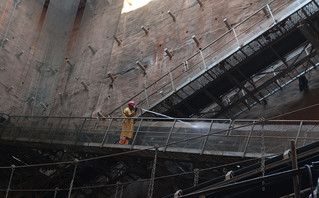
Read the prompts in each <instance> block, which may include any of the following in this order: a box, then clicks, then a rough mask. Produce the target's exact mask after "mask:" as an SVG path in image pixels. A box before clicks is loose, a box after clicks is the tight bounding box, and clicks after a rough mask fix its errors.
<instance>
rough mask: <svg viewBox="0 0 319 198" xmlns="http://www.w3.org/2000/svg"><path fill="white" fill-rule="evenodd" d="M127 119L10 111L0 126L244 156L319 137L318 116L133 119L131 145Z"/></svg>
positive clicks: (95, 141) (8, 133)
mask: <svg viewBox="0 0 319 198" xmlns="http://www.w3.org/2000/svg"><path fill="white" fill-rule="evenodd" d="M123 119H126V118H105V119H97V118H92V117H36V116H11V119H10V123H9V124H6V125H5V126H0V139H2V140H5V141H23V142H30V143H33V144H34V143H43V144H59V145H65V146H68V145H69V146H91V147H96V148H102V147H111V148H113V147H114V148H126V149H143V148H147V147H152V146H154V145H155V144H158V145H160V146H161V148H160V151H170V152H181V153H183V152H184V153H195V154H209V155H227V156H242V157H244V156H248V157H259V156H260V155H261V152H262V150H261V143H262V142H261V141H262V139H264V143H265V145H266V153H267V154H278V153H283V152H284V151H285V150H287V149H289V142H290V140H291V139H294V140H295V141H296V145H297V147H300V146H303V145H306V144H309V143H312V142H314V141H318V140H319V127H318V125H319V121H317V120H308V121H306V120H272V121H267V122H265V123H260V122H259V121H258V120H226V119H192V118H184V119H163V118H134V121H135V128H134V137H133V138H132V139H131V142H130V144H129V145H120V144H118V141H119V137H120V133H121V132H122V122H123ZM262 136H264V137H263V138H262Z"/></svg>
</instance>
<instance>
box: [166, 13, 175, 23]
mask: <svg viewBox="0 0 319 198" xmlns="http://www.w3.org/2000/svg"><path fill="white" fill-rule="evenodd" d="M167 14H169V15H170V16H171V17H172V18H173V21H174V22H175V21H176V17H175V16H174V15H173V13H171V11H170V10H169V11H167Z"/></svg>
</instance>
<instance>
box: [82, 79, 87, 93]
mask: <svg viewBox="0 0 319 198" xmlns="http://www.w3.org/2000/svg"><path fill="white" fill-rule="evenodd" d="M81 84H82V85H83V87H84V88H85V90H87V91H88V90H89V87H88V86H87V84H86V83H85V82H84V81H81Z"/></svg>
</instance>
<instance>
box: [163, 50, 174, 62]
mask: <svg viewBox="0 0 319 198" xmlns="http://www.w3.org/2000/svg"><path fill="white" fill-rule="evenodd" d="M164 51H165V52H166V54H167V56H169V59H172V57H173V55H172V53H171V52H170V51H168V49H167V48H165V49H164Z"/></svg>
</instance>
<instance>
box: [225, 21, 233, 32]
mask: <svg viewBox="0 0 319 198" xmlns="http://www.w3.org/2000/svg"><path fill="white" fill-rule="evenodd" d="M224 23H225V24H226V26H227V28H228V30H230V29H231V28H232V27H231V25H230V24H229V22H228V20H227V19H224Z"/></svg>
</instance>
